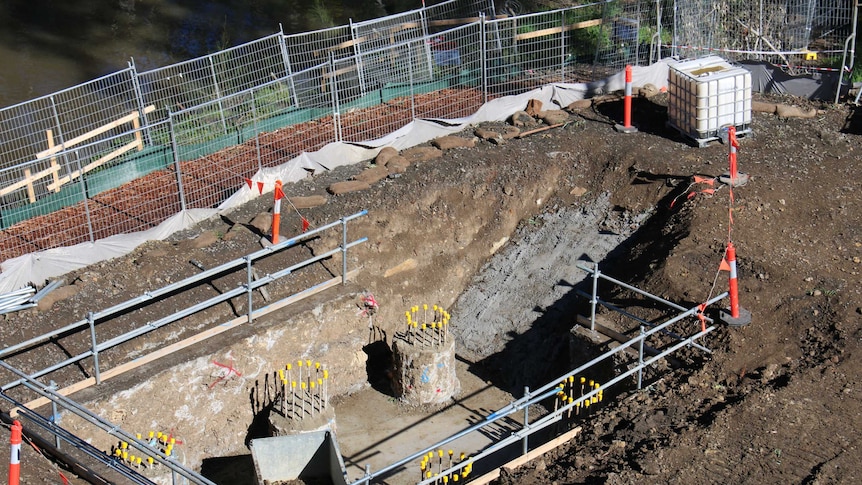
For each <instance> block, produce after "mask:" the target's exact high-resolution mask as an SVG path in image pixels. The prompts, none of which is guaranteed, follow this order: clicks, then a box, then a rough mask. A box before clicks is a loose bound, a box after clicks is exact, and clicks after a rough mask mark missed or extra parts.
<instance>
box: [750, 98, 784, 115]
mask: <svg viewBox="0 0 862 485" xmlns="http://www.w3.org/2000/svg"><path fill="white" fill-rule="evenodd" d="M777 108H778V106H777V105H776V104H775V103H764V102H763V101H752V102H751V111H754V112H755V113H769V114H775V110H776V109H777Z"/></svg>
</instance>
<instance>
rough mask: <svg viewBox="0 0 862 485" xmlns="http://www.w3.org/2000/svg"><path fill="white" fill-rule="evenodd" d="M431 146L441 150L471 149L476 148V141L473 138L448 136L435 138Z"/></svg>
mask: <svg viewBox="0 0 862 485" xmlns="http://www.w3.org/2000/svg"><path fill="white" fill-rule="evenodd" d="M431 144H432V145H434V146H435V147H437V148H439V149H441V150H450V149H452V148H473V147H474V146H476V140H475V139H474V138H464V137H461V136H455V135H449V136H441V137H440V138H436V139H434V140H433V141H432V142H431Z"/></svg>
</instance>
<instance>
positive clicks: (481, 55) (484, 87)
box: [479, 12, 488, 103]
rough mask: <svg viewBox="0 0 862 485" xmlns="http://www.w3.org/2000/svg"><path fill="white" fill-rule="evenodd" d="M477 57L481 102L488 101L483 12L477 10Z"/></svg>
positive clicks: (486, 52) (486, 49)
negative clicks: (479, 65)
mask: <svg viewBox="0 0 862 485" xmlns="http://www.w3.org/2000/svg"><path fill="white" fill-rule="evenodd" d="M479 58H480V64H481V65H482V102H483V103H487V102H488V47H487V42H486V39H485V13H484V12H479Z"/></svg>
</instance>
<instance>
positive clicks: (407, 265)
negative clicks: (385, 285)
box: [383, 258, 418, 278]
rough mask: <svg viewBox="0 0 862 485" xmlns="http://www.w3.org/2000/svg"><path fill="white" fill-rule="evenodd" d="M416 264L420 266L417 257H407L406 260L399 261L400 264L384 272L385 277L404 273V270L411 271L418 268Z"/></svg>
mask: <svg viewBox="0 0 862 485" xmlns="http://www.w3.org/2000/svg"><path fill="white" fill-rule="evenodd" d="M416 266H418V263H416V260H415V259H413V258H410V259H406V260H404V261H402V262H401V263H399V264H398V265H396V266H393V267H391V268H389V269H387V270H386V272H385V273H383V277H384V278H389V277H390V276H392V275H396V274H398V273H402V272H404V271H410V270H411V269H416Z"/></svg>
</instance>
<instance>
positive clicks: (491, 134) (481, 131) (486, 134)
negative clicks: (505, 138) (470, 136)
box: [473, 128, 502, 140]
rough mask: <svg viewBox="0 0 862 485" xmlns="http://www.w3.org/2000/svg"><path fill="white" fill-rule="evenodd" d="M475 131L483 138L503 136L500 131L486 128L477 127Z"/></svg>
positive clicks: (490, 138)
mask: <svg viewBox="0 0 862 485" xmlns="http://www.w3.org/2000/svg"><path fill="white" fill-rule="evenodd" d="M473 133H474V134H475V135H476V136H478V137H479V138H481V139H483V140H493V139H495V138H502V136H501V135H500V133H499V132H497V131H494V130H488V129H485V128H476V129H475V130H473Z"/></svg>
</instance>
